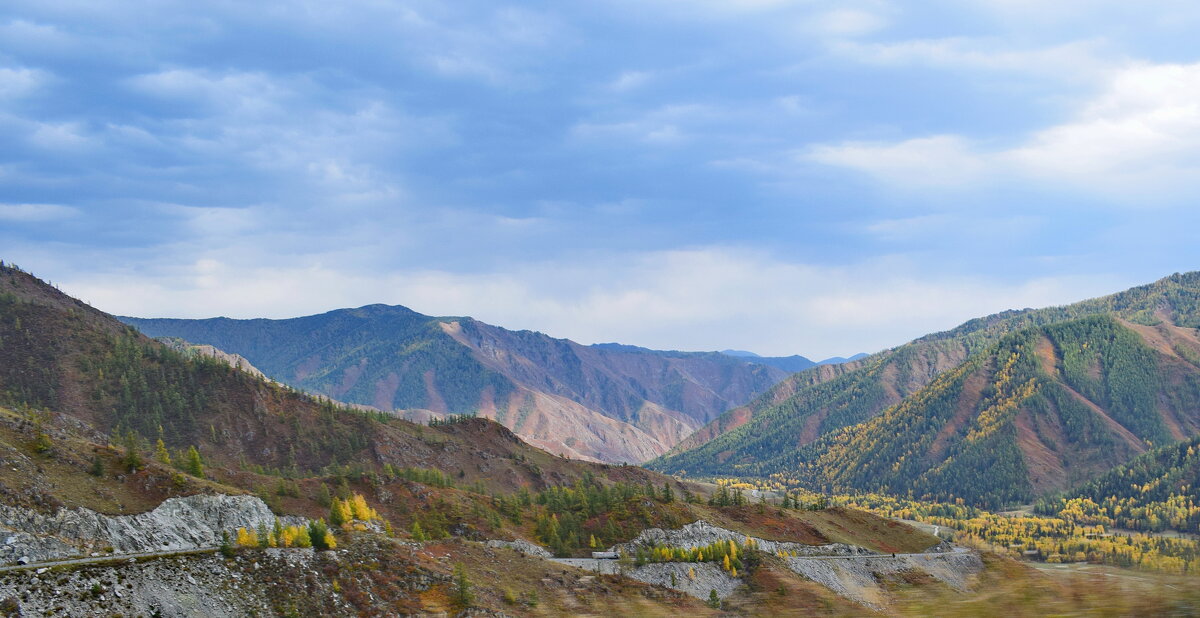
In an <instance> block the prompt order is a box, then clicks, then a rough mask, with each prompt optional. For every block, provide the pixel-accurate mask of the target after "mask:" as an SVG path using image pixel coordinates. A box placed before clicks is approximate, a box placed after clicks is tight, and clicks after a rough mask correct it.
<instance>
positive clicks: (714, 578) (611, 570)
mask: <svg viewBox="0 0 1200 618" xmlns="http://www.w3.org/2000/svg"><path fill="white" fill-rule="evenodd" d="M553 560H554V561H555V562H557V563H559V564H565V565H568V566H573V567H576V568H579V569H583V570H585V571H589V572H592V573H596V574H598V575H623V576H625V577H628V578H630V579H636V580H637V581H640V582H643V583H647V584H651V585H655V586H663V587H666V588H671V589H672V590H678V591H679V592H682V593H684V594H688V595H691V596H693V597H696V598H697V599H701V600H704V601H707V600H708V595H709V594H710V593H712V591H713V590H716V591H717V596H718V597H720V598H722V599H724V598H725V597H727V596H729V595H731V594H733V592H734V591H735V590H737V587H738V586H740V585H742V580H741V578H738V577H733V576H731V575H730V574H729V573H726V572H725V571H724V570H723V569H722V568H721V567H719V566H717V565H716V564H713V563H711V562H659V563H652V564H645V565H642V566H640V567H634V566H630V565H627V564H626V565H623V564H621V562H620V561H619V560H594V559H592V558H554V559H553Z"/></svg>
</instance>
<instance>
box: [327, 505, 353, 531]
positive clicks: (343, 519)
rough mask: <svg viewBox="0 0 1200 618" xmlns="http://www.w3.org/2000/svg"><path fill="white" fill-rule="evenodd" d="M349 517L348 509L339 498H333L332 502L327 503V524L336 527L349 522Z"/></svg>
mask: <svg viewBox="0 0 1200 618" xmlns="http://www.w3.org/2000/svg"><path fill="white" fill-rule="evenodd" d="M350 518H351V515H350V509H349V508H347V506H346V503H345V502H342V499H341V498H334V499H333V504H331V505H329V525H331V526H333V527H335V528H337V527H340V526H342V525H345V524H346V523H347V522H349V521H350Z"/></svg>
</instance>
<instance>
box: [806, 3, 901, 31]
mask: <svg viewBox="0 0 1200 618" xmlns="http://www.w3.org/2000/svg"><path fill="white" fill-rule="evenodd" d="M885 25H887V20H885V19H884V18H883V17H882V16H880V15H879V14H878V13H874V12H871V11H864V10H861V9H845V8H842V9H835V10H832V11H827V12H825V13H821V14H819V15H817V16H816V17H815V19H814V20H813V26H814V29H815V30H816V31H817V32H819V33H821V34H825V35H829V36H835V37H857V36H863V35H867V34H871V33H873V32H877V31H879V30H880V29H882V28H883V27H884V26H885Z"/></svg>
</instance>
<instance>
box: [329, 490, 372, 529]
mask: <svg viewBox="0 0 1200 618" xmlns="http://www.w3.org/2000/svg"><path fill="white" fill-rule="evenodd" d="M371 520H379V521H383V518H382V517H380V516H379V513H377V512H376V511H375V509H373V508H371V505H369V504H367V499H366V498H363V496H362V494H360V493H355V494H354V495H352V496H350V497H349V498H346V499H345V500H342V499H340V498H334V499H333V502H332V503H331V504H330V505H329V524H330V525H331V526H335V527H339V528H342V527H345V526H354V527H356V528H357V529H359V530H365V529H366V526H364V525H362V524H361V523H359V524H357V525H356V523H355V522H368V521H371Z"/></svg>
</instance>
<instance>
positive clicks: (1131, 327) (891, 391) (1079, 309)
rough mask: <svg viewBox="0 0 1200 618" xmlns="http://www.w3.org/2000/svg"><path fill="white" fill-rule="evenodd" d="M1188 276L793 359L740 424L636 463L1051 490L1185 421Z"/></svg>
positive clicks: (1195, 428)
mask: <svg viewBox="0 0 1200 618" xmlns="http://www.w3.org/2000/svg"><path fill="white" fill-rule="evenodd" d="M1198 285H1200V276H1198V275H1197V274H1195V273H1190V274H1187V275H1174V276H1172V277H1168V278H1166V279H1163V280H1161V281H1158V282H1156V283H1154V284H1151V285H1148V286H1143V287H1140V288H1134V289H1132V290H1129V291H1127V292H1123V293H1120V294H1116V295H1113V296H1109V297H1105V298H1101V299H1096V300H1091V301H1085V302H1083V303H1078V304H1076V305H1070V306H1067V307H1057V308H1051V309H1042V310H1036V311H1031V310H1026V311H1020V312H1008V313H1004V314H997V315H995V316H991V317H988V318H983V319H979V320H972V321H971V322H968V323H966V324H964V325H963V326H961V327H959V328H957V329H955V330H953V331H948V332H946V333H939V334H936V335H930V336H927V337H924V338H922V339H919V340H916V341H914V342H912V343H910V344H906V345H905V346H902V347H900V348H897V349H895V350H890V351H887V352H883V353H880V354H876V355H874V356H872V357H870V358H868V359H865V360H863V361H859V362H858V363H857V364H856V365H855V366H853V367H850V366H848V367H847V369H848V371H847V372H846V373H844V374H842V375H836V376H834V375H830V376H823V377H828V378H829V379H817V378H816V377H815V376H816V374H814V373H812V372H803V373H800V374H797V375H796V376H793V377H791V378H789V379H788V380H786V381H785V382H783V383H781V384H780V385H778V386H776V387H775V388H774V389H772V391H771V392H768V393H767V394H765V395H763V396H762V397H760V398H759V399H758V400H757V403H758V404H759V405H758V407H757V408H754V409H752V410H751V413H750V414H746V413H744V412H743V413H742V415H743V417H744V418H745V422H744V423H743V424H741V425H740V426H737V427H735V428H734V429H732V430H731V431H728V432H726V433H724V434H722V435H719V436H718V437H716V438H714V439H712V440H711V441H710V442H707V443H705V444H703V445H701V446H699V447H698V448H695V449H693V450H690V451H687V452H683V453H678V454H672V455H670V456H667V457H664V458H662V459H660V460H657V461H655V462H652V464H651V465H652V467H655V468H657V469H661V470H664V471H670V472H685V473H687V474H693V475H724V474H728V475H755V476H757V475H763V476H765V475H769V474H772V473H776V472H779V473H786V474H796V475H800V476H801V477H803V478H805V479H806V480H807V481H808V482H810V483H812V484H813V485H814V486H818V487H827V488H831V489H870V490H881V491H888V492H899V493H907V492H909V491H912V492H914V494H915V495H929V496H935V497H948V496H955V497H964V498H969V499H972V500H975V501H978V502H979V503H981V504H987V505H993V506H994V505H996V504H999V503H1003V502H1010V501H1028V500H1031V499H1032V498H1033V497H1035V496H1037V495H1044V494H1046V493H1047V492H1052V491H1059V490H1062V489H1065V488H1066V487H1067V486H1068V485H1071V484H1075V483H1080V482H1084V481H1086V480H1088V479H1091V478H1094V477H1095V476H1096V475H1098V474H1101V473H1103V472H1104V471H1106V470H1107V469H1108V468H1109V467H1111V466H1113V465H1116V464H1119V463H1123V462H1125V461H1127V460H1128V459H1129V458H1131V457H1133V456H1135V455H1137V454H1139V453H1141V452H1143V451H1144V450H1146V449H1147V448H1149V447H1152V446H1156V445H1163V444H1167V443H1169V442H1171V441H1174V440H1181V439H1185V438H1188V437H1190V436H1192V435H1195V434H1196V433H1198V432H1200V421H1198V420H1197V414H1198V413H1197V409H1198V407H1200V395H1198V393H1200V380H1198V378H1197V375H1198V370H1197V363H1198V362H1200V340H1197V337H1196V331H1195V329H1194V327H1193V325H1195V324H1197V316H1198V310H1197V308H1198V307H1200V304H1198V302H1197V298H1198V296H1200V294H1198ZM1087 316H1091V317H1087ZM796 384H801V386H799V387H797V386H795V385H796ZM788 389H793V390H794V393H793V394H791V395H790V396H788V397H786V398H784V399H782V400H781V401H772V397H773V396H774V394H776V393H780V392H787V390H788ZM733 413H734V414H736V413H738V411H737V410H735V411H733ZM726 418H727V417H726ZM721 420H724V419H721ZM721 420H719V421H718V422H717V423H718V424H719V423H720V422H721Z"/></svg>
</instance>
